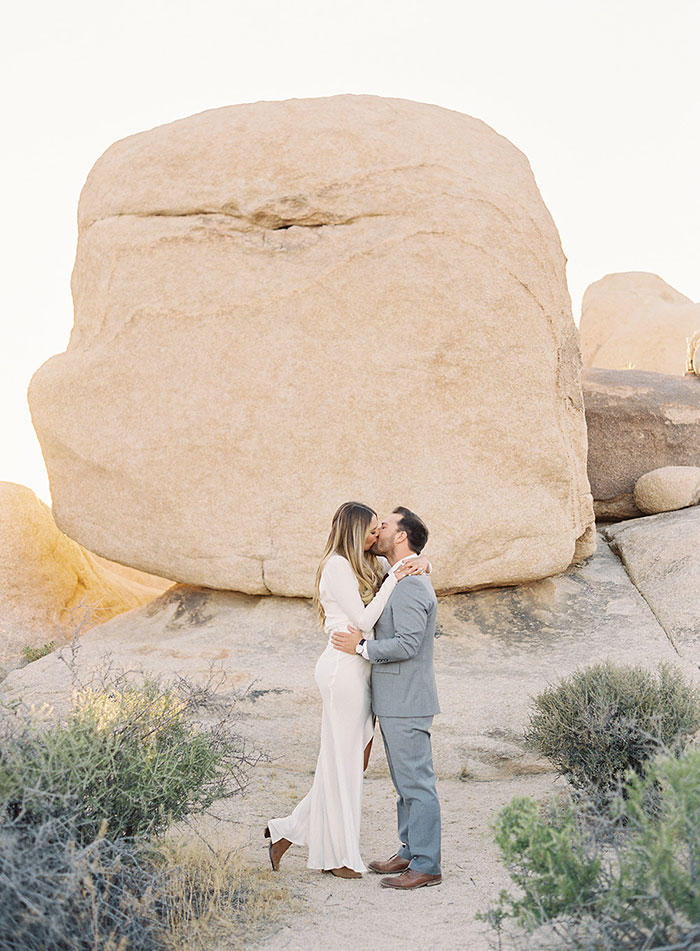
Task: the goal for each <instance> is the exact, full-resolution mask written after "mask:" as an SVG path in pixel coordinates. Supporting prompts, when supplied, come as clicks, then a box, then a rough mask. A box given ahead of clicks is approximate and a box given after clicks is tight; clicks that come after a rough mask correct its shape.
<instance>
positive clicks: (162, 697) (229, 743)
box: [0, 682, 252, 842]
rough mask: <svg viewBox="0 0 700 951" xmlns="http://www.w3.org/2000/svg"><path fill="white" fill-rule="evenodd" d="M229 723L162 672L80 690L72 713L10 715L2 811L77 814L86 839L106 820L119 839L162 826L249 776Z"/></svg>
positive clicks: (1, 767) (1, 762)
mask: <svg viewBox="0 0 700 951" xmlns="http://www.w3.org/2000/svg"><path fill="white" fill-rule="evenodd" d="M226 726H227V725H226V724H225V723H224V722H223V721H219V722H218V723H216V724H215V725H214V726H213V727H210V728H208V729H203V728H202V727H200V726H197V725H196V724H195V723H194V720H193V709H192V703H191V701H190V699H189V698H188V697H187V695H185V696H183V695H182V694H181V692H178V691H177V690H175V689H174V688H169V687H167V688H166V687H162V686H161V685H160V684H158V683H155V682H146V683H144V684H143V685H142V686H129V685H126V684H124V683H120V684H117V685H113V686H112V687H111V689H109V690H108V691H104V690H94V689H85V688H84V689H81V690H78V691H76V692H75V694H74V696H73V702H72V707H71V710H70V713H69V715H68V716H67V717H66V718H65V719H62V720H57V721H49V722H48V723H47V722H45V721H42V720H41V719H39V718H37V717H36V716H34V717H20V716H15V717H14V718H13V719H12V720H11V721H9V723H6V727H7V729H6V735H5V736H4V738H3V744H2V756H1V757H0V814H2V813H4V814H5V815H7V816H10V817H11V818H14V817H18V816H21V817H22V819H23V821H24V822H25V823H29V824H36V823H41V822H42V821H43V820H44V819H47V818H51V817H56V816H61V815H63V814H66V813H70V814H71V815H77V816H78V817H77V818H76V819H75V829H76V835H77V836H78V840H79V842H88V841H92V840H94V839H95V837H96V836H97V835H98V833H99V831H100V829H101V827H102V824H103V822H104V821H106V823H107V828H108V835H109V838H110V839H111V840H112V841H113V840H115V839H117V838H120V837H134V836H144V835H155V834H158V833H160V832H162V831H163V830H164V829H165V828H166V827H167V825H168V824H169V823H170V822H172V821H176V820H178V819H181V818H183V817H184V816H186V815H188V814H190V813H193V812H195V813H196V812H202V811H203V810H205V809H207V808H208V807H209V806H211V805H212V803H214V802H216V801H217V800H220V799H223V798H226V797H228V796H230V795H232V794H233V793H234V792H236V791H237V790H238V789H240V788H241V787H242V785H243V784H244V780H245V773H246V770H247V767H248V766H249V765H252V761H250V760H249V758H248V757H247V755H246V753H245V751H244V747H243V743H242V741H241V740H240V738H239V737H238V736H236V735H235V734H232V733H231V732H230V731H229V730H228V729H227V728H226ZM78 807H79V809H78Z"/></svg>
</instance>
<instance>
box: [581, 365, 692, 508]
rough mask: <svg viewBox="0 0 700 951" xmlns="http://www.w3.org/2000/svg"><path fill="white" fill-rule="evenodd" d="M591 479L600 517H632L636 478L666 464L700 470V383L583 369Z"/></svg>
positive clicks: (621, 371)
mask: <svg viewBox="0 0 700 951" xmlns="http://www.w3.org/2000/svg"><path fill="white" fill-rule="evenodd" d="M583 394H584V402H585V404H586V422H587V424H588V478H589V480H590V484H591V491H592V492H593V498H594V499H595V500H596V501H595V509H596V514H597V516H598V518H608V519H619V518H633V517H635V516H638V515H640V514H641V512H640V511H639V509H638V508H637V506H636V504H635V502H634V486H635V483H636V481H637V479H639V478H640V476H643V475H644V474H645V473H647V472H651V470H652V469H659V468H661V467H662V466H700V385H699V383H698V380H697V379H696V377H695V376H688V377H677V376H667V375H664V374H660V373H645V372H641V371H636V370H619V371H616V370H598V369H590V370H584V371H583Z"/></svg>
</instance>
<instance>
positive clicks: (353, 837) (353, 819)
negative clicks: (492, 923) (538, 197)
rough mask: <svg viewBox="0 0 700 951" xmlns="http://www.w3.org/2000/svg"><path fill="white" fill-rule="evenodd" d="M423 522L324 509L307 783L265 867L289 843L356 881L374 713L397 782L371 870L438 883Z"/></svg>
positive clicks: (274, 833) (406, 514)
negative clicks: (315, 750)
mask: <svg viewBox="0 0 700 951" xmlns="http://www.w3.org/2000/svg"><path fill="white" fill-rule="evenodd" d="M427 540H428V529H427V527H426V525H425V523H424V522H423V521H422V519H420V518H419V517H418V516H417V515H415V514H414V513H413V512H411V511H410V510H409V509H407V508H404V507H403V506H399V507H397V508H396V509H394V511H393V512H392V513H391V514H390V515H387V516H386V517H385V518H384V519H383V520H382V521H381V522H380V521H379V520H378V518H377V514H376V512H374V511H373V509H371V508H369V506H367V505H363V504H361V503H359V502H345V503H344V504H343V505H341V506H340V508H339V509H338V510H337V512H336V513H335V515H334V516H333V521H332V524H331V531H330V534H329V536H328V541H327V543H326V547H325V550H324V552H323V556H322V558H321V562H320V564H319V568H318V571H317V574H316V587H315V596H314V605H315V607H316V610H317V612H318V616H319V619H320V622H321V624H322V625H323V629H324V631H325V633H326V634H327V635H328V645H327V647H326V649H325V650H324V651H323V653H322V654H321V656H320V657H319V659H318V661H317V663H316V669H315V679H316V683H317V685H318V688H319V690H320V692H321V697H322V699H323V712H322V718H321V747H320V751H319V756H318V762H317V764H316V771H315V774H314V781H313V785H312V787H311V789H310V791H309V792H308V794H307V795H306V796H305V797H304V798H303V799H302V800H301V802H299V803H298V805H297V806H296V808H295V809H294V811H293V812H292V813H291V815H289V816H287V817H286V818H283V819H271V820H270V821H269V823H268V825H267V827H266V828H265V836H266V837H267V838H269V839H270V843H269V854H270V862H271V864H272V867H273V869H275V870H277V869H279V865H280V860H281V858H282V856H283V855H284V853H285V852H286V851H287V849H288V848H289V847H290V845H292V844H295V845H302V846H307V847H308V850H309V857H308V862H307V867H308V868H312V869H321V870H323V871H324V872H331V873H332V874H334V875H336V876H338V877H340V878H361V877H362V873H363V872H365V871H367V868H366V867H365V864H364V862H363V861H362V857H361V855H360V821H361V814H362V781H363V772H364V770H365V769H366V768H367V764H368V761H369V755H370V750H371V747H372V739H373V736H374V721H375V717H376V718H377V719H378V720H379V726H380V729H381V733H382V739H383V741H384V748H385V750H386V758H387V762H388V764H389V770H390V773H391V779H392V781H393V783H394V787H395V789H396V792H397V795H398V800H397V820H398V841H399V846H398V848H397V851H396V853H395V854H394V855H392V856H391V858H389V859H387V860H386V861H374V862H370V863H369V869H370V870H371V871H373V872H378V873H381V874H383V875H385V876H387V877H385V878H382V880H381V885H382V886H384V887H386V888H398V889H414V888H421V887H423V886H427V885H438V884H439V883H440V882H441V881H442V873H441V868H440V804H439V801H438V797H437V792H436V789H435V774H434V771H433V759H432V748H431V741H430V729H431V726H432V721H433V716H434V715H435V714H436V713H439V712H440V708H439V705H438V698H437V689H436V686H435V674H434V670H433V643H434V637H435V620H436V614H437V599H436V597H435V592H434V591H433V586H432V584H431V582H430V578H429V574H430V572H431V565H430V562H429V561H428V560H427V558H426V557H425V556H424V555H422V551H423V548H424V547H425V544H426V542H427Z"/></svg>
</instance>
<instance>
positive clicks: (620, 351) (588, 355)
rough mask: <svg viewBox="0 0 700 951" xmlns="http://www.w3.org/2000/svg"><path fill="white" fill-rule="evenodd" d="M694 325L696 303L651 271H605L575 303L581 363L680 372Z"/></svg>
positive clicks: (699, 322)
mask: <svg viewBox="0 0 700 951" xmlns="http://www.w3.org/2000/svg"><path fill="white" fill-rule="evenodd" d="M698 330H700V304H696V303H693V301H692V300H690V298H689V297H685V295H683V294H681V293H679V292H678V291H677V290H675V288H673V287H671V285H670V284H667V283H666V282H665V281H662V280H661V278H660V277H658V276H657V275H656V274H648V273H647V272H645V271H629V272H623V273H621V274H607V275H606V276H605V277H604V278H602V280H600V281H596V282H595V284H591V285H590V287H588V288H587V290H586V292H585V294H584V295H583V302H582V305H581V322H580V325H579V331H580V334H581V353H582V357H583V365H584V366H585V367H601V368H603V369H608V370H624V369H636V370H651V371H652V372H654V373H670V374H675V375H681V374H682V373H683V372H684V370H685V367H686V362H687V357H688V339H689V338H691V337H692V336H693V334H694V333H695V332H696V331H698Z"/></svg>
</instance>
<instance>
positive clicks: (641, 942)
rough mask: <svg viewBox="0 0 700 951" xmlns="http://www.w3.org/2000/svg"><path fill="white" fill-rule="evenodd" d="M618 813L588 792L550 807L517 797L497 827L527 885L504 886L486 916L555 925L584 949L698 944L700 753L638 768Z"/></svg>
mask: <svg viewBox="0 0 700 951" xmlns="http://www.w3.org/2000/svg"><path fill="white" fill-rule="evenodd" d="M650 797H653V799H654V801H655V804H656V808H655V809H654V810H649V808H648V802H649V798H650ZM613 812H614V815H610V814H609V813H608V812H601V811H599V810H598V809H597V807H596V804H595V802H594V801H592V800H588V801H585V800H583V799H582V798H580V797H579V798H578V799H573V798H568V799H567V800H565V801H564V803H559V804H553V805H549V806H547V807H546V808H544V809H541V808H539V807H538V805H537V804H536V803H535V802H534V801H533V800H531V799H527V798H525V799H515V800H513V801H512V802H511V803H510V804H509V805H508V806H506V807H505V809H503V810H502V811H501V813H500V814H499V816H498V818H497V820H496V826H495V832H496V841H497V843H498V845H499V847H500V849H501V854H502V856H503V860H504V862H505V863H506V865H507V866H508V869H509V871H510V874H511V878H512V879H513V882H514V883H515V884H516V885H517V886H518V887H519V889H520V893H519V894H518V895H516V896H513V895H511V894H509V893H508V892H506V891H503V892H501V894H500V896H499V900H498V903H497V904H496V905H495V906H494V907H493V908H491V909H490V910H489V911H488V912H486V913H483V914H481V915H479V917H481V918H482V919H485V920H488V921H490V922H491V924H493V925H494V926H496V927H497V928H499V929H500V928H502V927H503V924H504V922H505V920H506V919H513V920H515V921H516V922H517V923H518V924H519V925H520V926H522V927H524V928H525V929H526V930H527V931H530V932H533V931H534V930H535V929H537V928H538V927H539V926H547V927H548V928H549V933H550V934H551V933H552V932H553V933H554V934H555V935H556V936H557V937H558V940H559V944H558V945H557V946H558V947H563V948H572V949H573V948H576V949H581V951H608V949H610V951H642V949H643V951H653V949H661V948H665V949H671V948H673V949H679V951H680V949H681V948H683V949H694V951H697V949H700V751H699V750H697V749H689V750H686V751H685V752H683V753H682V754H681V755H680V756H676V755H668V754H664V755H660V756H657V757H656V758H655V759H654V760H652V761H651V762H650V763H648V764H647V769H646V776H644V777H641V776H639V775H636V774H634V773H632V772H630V773H629V774H628V776H627V778H626V781H625V784H624V787H623V790H622V794H621V795H620V796H619V797H618V798H616V799H615V801H614V810H613ZM620 816H622V818H623V819H624V821H623V822H622V823H620V822H619V821H617V822H616V818H617V819H619V818H620ZM534 944H535V946H536V947H540V946H541V940H540V939H539V938H537V937H535V941H534Z"/></svg>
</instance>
